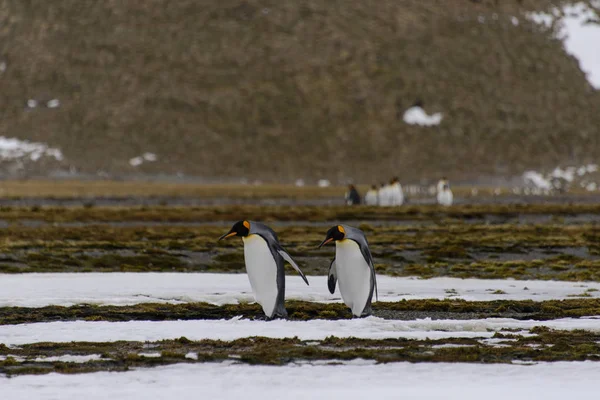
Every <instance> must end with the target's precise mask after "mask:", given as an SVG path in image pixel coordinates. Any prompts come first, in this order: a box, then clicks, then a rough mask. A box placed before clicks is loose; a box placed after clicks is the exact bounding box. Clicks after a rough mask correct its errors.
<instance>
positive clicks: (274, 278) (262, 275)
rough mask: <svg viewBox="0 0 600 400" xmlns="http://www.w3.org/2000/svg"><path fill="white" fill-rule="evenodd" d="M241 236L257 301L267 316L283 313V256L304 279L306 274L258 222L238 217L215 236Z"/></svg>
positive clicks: (273, 316) (272, 234) (275, 236)
mask: <svg viewBox="0 0 600 400" xmlns="http://www.w3.org/2000/svg"><path fill="white" fill-rule="evenodd" d="M231 236H241V237H242V240H243V242H244V261H245V262H246V271H247V272H248V279H249V280H250V286H251V287H252V292H253V293H254V298H255V299H256V302H257V303H258V304H260V305H261V307H262V309H263V311H264V312H265V315H266V316H267V318H269V319H271V318H275V317H281V318H285V317H287V311H286V309H285V304H284V301H285V270H284V260H285V261H287V262H288V263H290V265H291V266H292V267H294V269H295V270H296V271H298V273H299V274H300V276H301V277H302V279H304V282H306V284H307V285H308V280H307V279H306V276H304V274H303V273H302V271H301V270H300V267H298V265H297V264H296V263H295V262H294V260H292V257H290V255H289V254H288V253H287V252H286V251H285V250H284V249H283V247H281V245H280V244H279V240H278V239H277V235H276V234H275V232H273V230H272V229H271V228H269V227H268V226H266V225H264V224H261V223H260V222H252V221H238V222H236V223H235V224H234V225H233V227H232V228H231V230H230V231H229V232H228V233H226V234H224V235H223V236H221V237H220V238H219V240H222V239H227V238H228V237H231Z"/></svg>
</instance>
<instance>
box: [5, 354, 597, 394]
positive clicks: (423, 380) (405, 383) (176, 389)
mask: <svg viewBox="0 0 600 400" xmlns="http://www.w3.org/2000/svg"><path fill="white" fill-rule="evenodd" d="M432 383H434V384H432ZM0 387H2V397H3V398H6V399H42V398H44V399H50V398H52V399H63V400H70V399H74V400H75V399H81V398H85V399H86V400H96V399H98V400H104V399H107V398H109V399H110V398H113V399H123V400H133V399H140V400H142V399H143V400H146V399H149V398H154V399H175V398H176V399H181V400H187V399H190V400H191V399H198V397H199V393H201V397H203V398H207V399H222V400H227V399H235V400H238V399H245V400H264V399H277V398H279V399H291V400H295V399H314V400H320V399H323V400H331V399H344V400H355V399H356V400H359V399H360V400H363V399H365V398H372V399H381V400H386V399H398V398H403V399H419V400H439V399H448V400H454V399H460V400H481V399H486V400H506V399H511V400H532V399H544V400H564V399H570V398H574V397H575V398H578V399H579V398H581V399H594V398H596V396H597V395H598V364H597V362H593V361H586V362H555V363H537V364H535V365H527V366H524V365H514V364H469V363H464V364H457V363H416V364H414V363H387V364H376V365H295V364H291V365H286V366H263V365H243V364H232V363H219V364H216V363H191V364H185V363H181V364H176V365H169V366H160V367H155V368H141V369H137V370H130V371H127V372H96V373H91V374H57V373H52V374H47V375H20V376H14V377H11V378H8V377H2V376H0ZM574 394H575V396H574Z"/></svg>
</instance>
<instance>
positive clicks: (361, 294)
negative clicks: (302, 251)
mask: <svg viewBox="0 0 600 400" xmlns="http://www.w3.org/2000/svg"><path fill="white" fill-rule="evenodd" d="M331 241H335V258H334V259H333V260H332V261H331V264H330V266H329V278H328V281H327V285H328V287H329V292H331V294H333V292H334V291H335V285H336V282H337V281H338V280H339V282H340V293H341V294H342V299H343V300H344V303H345V304H346V305H347V306H348V307H350V309H351V310H352V315H354V316H355V317H364V316H367V315H370V314H371V312H372V310H371V300H372V299H373V291H374V292H375V298H376V299H377V280H376V277H375V266H374V265H373V257H371V251H369V243H368V242H367V238H366V237H365V234H364V233H363V232H362V231H361V230H360V229H357V228H353V227H351V226H348V225H337V226H334V227H333V228H331V229H330V230H329V231H327V236H326V237H325V240H323V242H322V243H321V244H320V245H319V248H321V247H322V246H323V245H325V244H327V243H329V242H331Z"/></svg>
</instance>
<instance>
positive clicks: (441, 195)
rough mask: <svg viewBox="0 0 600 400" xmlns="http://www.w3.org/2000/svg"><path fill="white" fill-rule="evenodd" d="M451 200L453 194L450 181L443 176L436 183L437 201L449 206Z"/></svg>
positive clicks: (452, 199)
mask: <svg viewBox="0 0 600 400" xmlns="http://www.w3.org/2000/svg"><path fill="white" fill-rule="evenodd" d="M453 201H454V195H453V194H452V190H450V182H449V181H448V179H447V178H445V177H444V178H442V179H440V181H439V182H438V184H437V202H438V204H440V205H442V206H451V205H452V202H453Z"/></svg>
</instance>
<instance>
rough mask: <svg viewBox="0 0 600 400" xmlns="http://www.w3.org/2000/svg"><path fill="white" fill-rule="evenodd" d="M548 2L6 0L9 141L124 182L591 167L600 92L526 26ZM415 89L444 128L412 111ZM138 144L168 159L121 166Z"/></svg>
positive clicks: (2, 130) (2, 47) (2, 35)
mask: <svg viewBox="0 0 600 400" xmlns="http://www.w3.org/2000/svg"><path fill="white" fill-rule="evenodd" d="M498 3H499V4H500V5H498ZM552 3H558V2H552V1H546V0H540V1H537V0H536V1H532V0H529V1H528V0H522V1H518V0H502V1H493V0H481V1H469V0H429V1H423V0H379V1H362V2H361V1H342V0H335V1H320V0H304V1H282V0H270V1H268V0H264V1H259V0H222V1H220V2H211V1H192V0H178V1H166V0H137V1H136V0H129V1H120V0H110V1H109V0H106V1H93V2H92V1H78V0H53V1H46V0H0V57H3V58H4V59H6V60H7V66H8V67H7V69H6V71H5V72H4V73H2V74H0V103H1V107H0V113H1V115H0V134H1V135H6V136H11V137H12V136H14V137H19V138H26V139H30V140H35V141H43V142H47V143H50V144H51V145H52V146H58V147H60V148H61V149H62V150H63V153H64V154H65V157H66V161H65V164H69V165H74V166H76V167H77V168H79V169H80V170H82V171H85V172H95V171H97V170H100V169H101V170H105V171H108V172H110V173H116V174H120V173H131V172H133V171H143V172H147V173H154V172H158V171H163V172H167V173H176V172H184V173H186V174H192V175H198V176H204V177H221V178H237V177H247V178H252V179H254V178H258V179H273V180H284V181H285V180H288V181H289V180H292V179H296V178H298V177H303V178H319V177H327V178H329V179H332V180H337V179H344V178H347V177H352V178H354V179H356V180H359V181H371V180H372V179H378V180H379V179H380V178H382V177H388V176H389V175H391V174H397V175H400V176H401V177H402V178H403V179H405V180H409V179H410V180H414V179H421V178H425V177H435V176H438V175H439V174H442V173H445V174H447V175H450V176H451V178H454V179H471V178H475V177H478V176H481V175H487V176H493V175H503V176H507V175H511V174H516V173H520V172H522V171H523V170H524V169H525V168H530V167H533V168H543V167H546V168H551V167H554V166H556V165H558V164H560V163H569V162H573V163H579V162H589V161H593V160H597V159H598V158H599V156H600V133H599V130H598V127H599V126H600V113H598V110H599V109H600V95H599V94H598V92H595V91H594V90H593V89H592V88H591V87H590V85H589V84H588V83H587V81H586V79H585V76H584V75H583V73H582V72H581V71H580V70H579V68H578V63H577V60H575V59H574V58H572V57H570V56H568V55H567V54H566V53H565V52H564V50H563V49H562V43H561V42H560V41H557V40H553V39H552V36H551V34H550V33H549V32H546V31H544V30H543V29H542V28H540V27H539V26H536V25H534V24H532V23H530V22H527V21H526V20H525V19H524V18H523V12H525V11H527V10H532V9H533V7H537V9H547V7H549V6H550V5H552ZM512 16H516V17H518V18H519V21H520V23H519V25H518V26H515V25H514V24H513V23H512V22H511V19H510V18H511V17H512ZM482 21H483V23H482ZM55 97H56V98H58V99H60V101H61V106H60V107H59V108H56V109H46V108H43V107H42V108H36V109H33V110H28V109H26V107H25V103H26V101H27V99H30V98H34V99H38V100H48V99H51V98H55ZM417 98H420V99H422V100H423V101H424V103H425V105H426V108H427V110H428V111H430V112H435V111H441V112H443V113H444V115H445V118H444V120H443V122H442V124H441V125H440V126H438V127H433V128H427V129H424V128H418V127H413V126H409V125H406V124H405V123H404V122H403V121H402V112H403V111H404V110H405V109H406V108H407V107H409V106H410V105H411V104H412V103H413V102H414V101H415V99H417ZM145 151H149V152H154V153H156V154H157V155H158V158H159V160H158V161H157V162H155V163H147V164H144V165H142V166H140V167H138V168H137V169H135V168H133V167H131V166H130V165H129V164H128V160H129V159H130V158H131V157H134V156H137V155H139V154H141V153H143V152H145Z"/></svg>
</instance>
